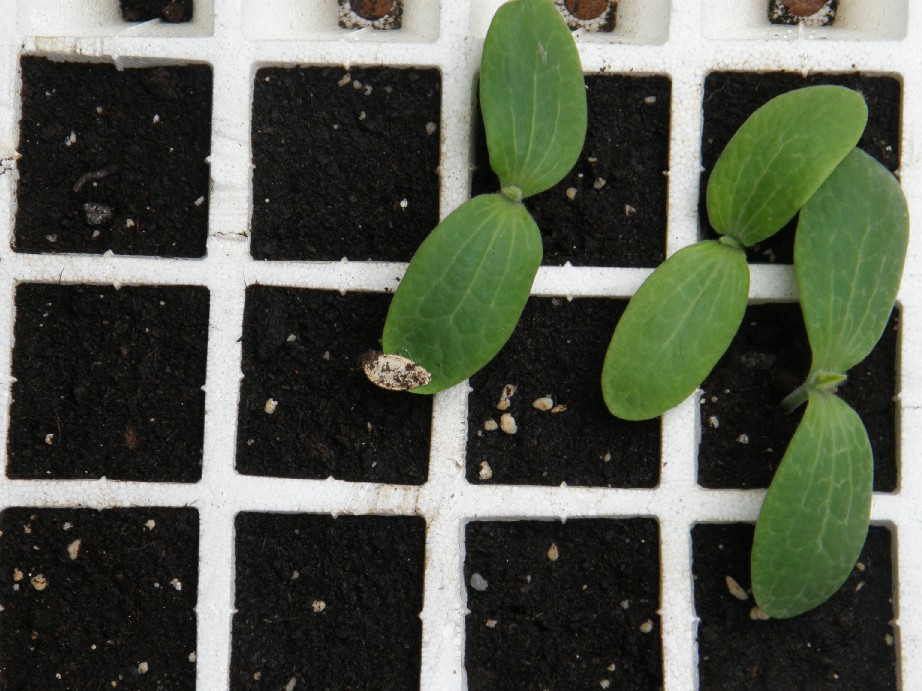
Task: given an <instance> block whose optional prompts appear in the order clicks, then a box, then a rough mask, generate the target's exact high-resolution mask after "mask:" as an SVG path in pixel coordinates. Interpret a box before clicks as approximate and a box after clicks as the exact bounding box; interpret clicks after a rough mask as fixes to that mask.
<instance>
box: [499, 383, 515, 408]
mask: <svg viewBox="0 0 922 691" xmlns="http://www.w3.org/2000/svg"><path fill="white" fill-rule="evenodd" d="M514 395H515V384H506V385H505V386H504V387H503V392H502V393H501V394H500V395H499V401H498V402H497V404H496V409H497V410H509V406H510V405H511V401H510V400H509V399H510V398H512V397H513V396H514Z"/></svg>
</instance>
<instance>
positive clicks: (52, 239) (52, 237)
mask: <svg viewBox="0 0 922 691" xmlns="http://www.w3.org/2000/svg"><path fill="white" fill-rule="evenodd" d="M45 239H46V240H47V241H48V242H57V241H58V236H57V234H56V233H54V234H52V235H46V236H45Z"/></svg>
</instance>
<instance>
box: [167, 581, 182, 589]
mask: <svg viewBox="0 0 922 691" xmlns="http://www.w3.org/2000/svg"><path fill="white" fill-rule="evenodd" d="M170 585H171V586H173V588H174V589H176V590H182V581H180V580H179V579H178V578H174V579H173V580H171V581H170Z"/></svg>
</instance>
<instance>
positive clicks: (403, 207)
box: [400, 199, 410, 209]
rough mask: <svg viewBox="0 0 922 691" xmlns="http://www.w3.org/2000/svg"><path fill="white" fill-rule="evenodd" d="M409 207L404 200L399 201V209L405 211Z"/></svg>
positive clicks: (408, 203)
mask: <svg viewBox="0 0 922 691" xmlns="http://www.w3.org/2000/svg"><path fill="white" fill-rule="evenodd" d="M409 205H410V202H408V201H407V200H406V199H401V200H400V208H401V209H406V208H407V207H408V206H409Z"/></svg>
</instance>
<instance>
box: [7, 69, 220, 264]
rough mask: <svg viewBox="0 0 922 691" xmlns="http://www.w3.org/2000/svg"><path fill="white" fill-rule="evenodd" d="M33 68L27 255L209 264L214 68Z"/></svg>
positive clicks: (23, 177)
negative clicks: (195, 259)
mask: <svg viewBox="0 0 922 691" xmlns="http://www.w3.org/2000/svg"><path fill="white" fill-rule="evenodd" d="M21 64H22V81H23V87H22V99H23V100H22V120H21V122H20V128H21V133H20V141H19V149H18V150H19V152H20V153H21V154H22V158H21V159H20V161H19V163H18V170H19V183H18V189H17V195H18V197H17V201H18V207H17V213H16V227H15V231H14V246H15V248H16V250H17V251H19V252H84V253H100V254H101V253H103V252H106V251H107V250H111V251H113V252H115V253H116V254H136V255H154V256H162V257H201V256H203V255H204V254H205V242H206V239H207V237H208V183H209V172H208V164H207V162H206V159H207V157H208V155H209V153H210V151H211V82H212V76H211V68H210V67H207V66H205V65H187V66H183V67H148V68H132V69H125V70H122V71H118V70H116V69H115V67H114V66H113V65H103V64H91V63H67V62H52V61H50V60H46V59H45V58H37V57H28V56H27V57H23V58H22V62H21Z"/></svg>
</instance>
